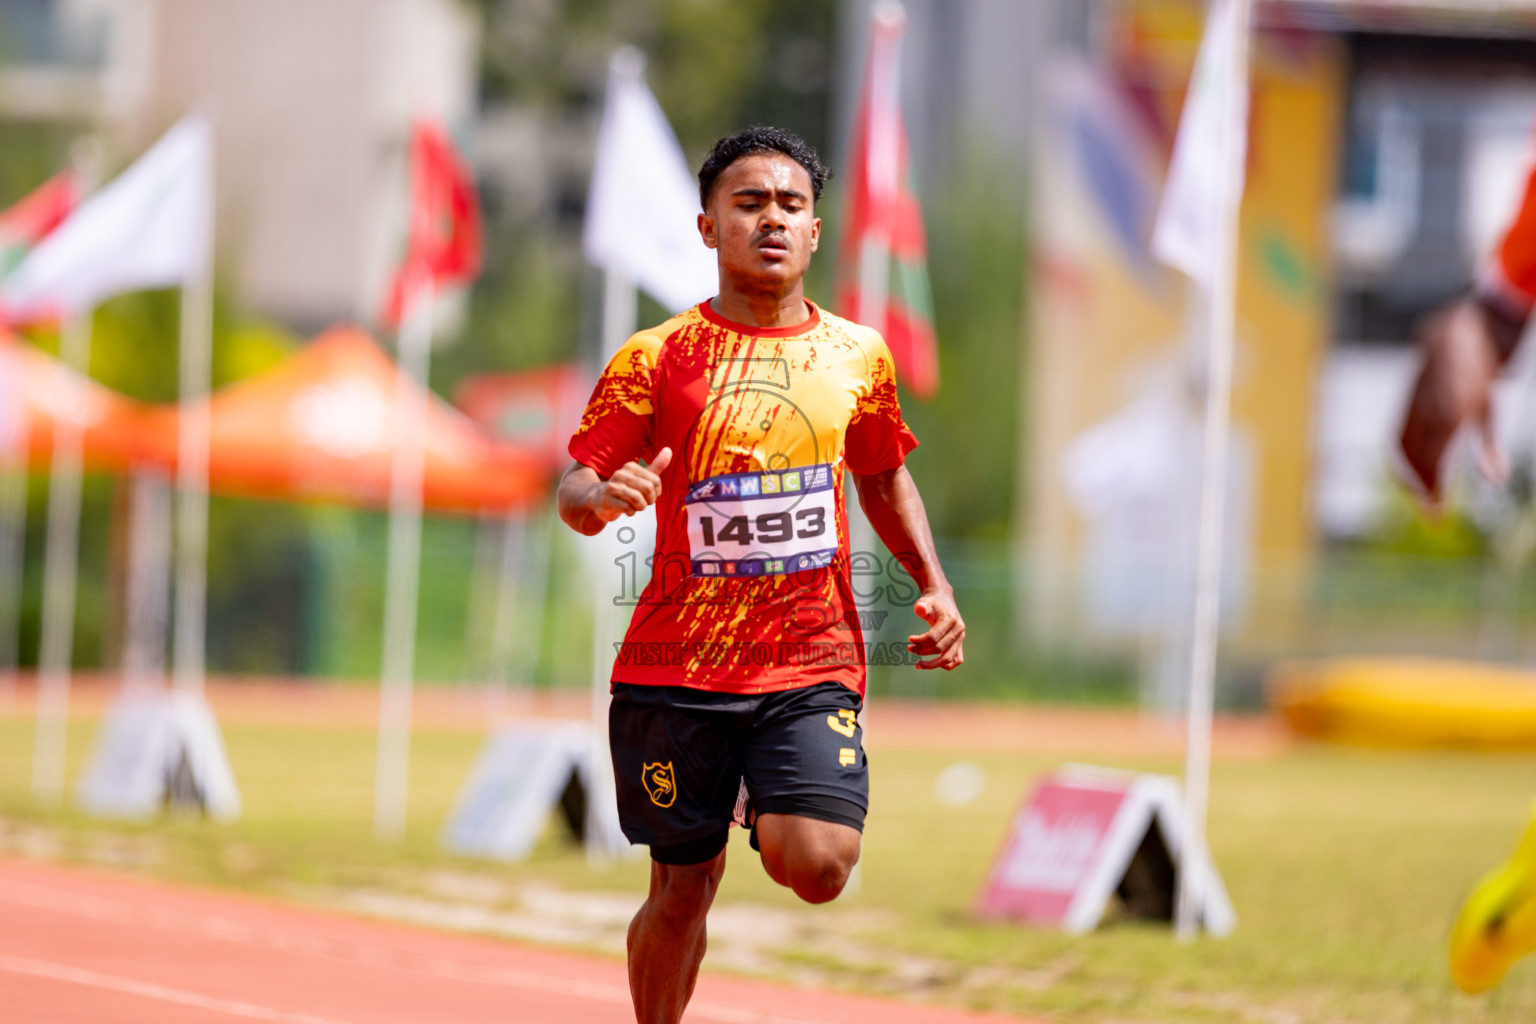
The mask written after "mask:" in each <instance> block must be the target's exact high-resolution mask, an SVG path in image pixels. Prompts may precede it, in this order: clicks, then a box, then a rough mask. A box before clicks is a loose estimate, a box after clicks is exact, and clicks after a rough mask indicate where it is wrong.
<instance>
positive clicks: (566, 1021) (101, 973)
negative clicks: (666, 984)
mask: <svg viewBox="0 0 1536 1024" xmlns="http://www.w3.org/2000/svg"><path fill="white" fill-rule="evenodd" d="M0 1020H3V1021H4V1022H5V1024H142V1022H153V1024H231V1022H235V1021H240V1020H247V1021H250V1020H255V1021H271V1022H278V1024H479V1022H482V1021H483V1022H491V1021H495V1022H497V1024H506V1022H516V1024H626V1022H631V1021H633V1020H634V1017H633V1016H632V1014H631V1011H630V1008H629V988H628V984H627V982H626V979H625V974H624V965H623V964H622V963H620V962H618V961H617V960H611V959H606V958H602V957H596V956H584V955H580V954H572V953H558V952H552V951H549V950H543V949H537V948H534V947H529V946H523V945H516V944H513V943H509V942H503V941H500V940H491V939H480V938H475V937H469V936H462V935H451V934H443V933H438V932H433V931H428V930H424V929H419V928H413V927H409V926H404V925H396V924H391V923H385V922H379V921H374V920H368V919H362V918H355V917H349V916H344V915H340V914H333V913H327V912H324V911H318V910H311V909H307V908H298V907H291V906H285V905H281V904H274V903H267V902H262V901H259V900H255V899H249V898H245V897H240V896H233V895H228V894H225V893H218V892H211V891H207V890H198V889H191V888H185V887H179V886H174V885H169V884H165V883H160V882H148V881H142V880H138V879H127V878H122V877H119V876H109V875H101V874H94V873H90V872H86V871H83V870H75V869H68V868H62V867H57V866H53V865H46V866H45V865H40V864H35V863H30V862H24V861H18V860H12V859H5V858H0ZM1003 1021H1004V1018H1001V1017H995V1016H987V1015H983V1014H975V1013H966V1012H963V1011H959V1010H949V1009H940V1008H935V1007H926V1006H913V1005H907V1004H903V1003H898V1002H893V1001H888V1000H883V999H874V998H863V997H858V996H850V995H842V994H833V993H822V992H810V991H805V990H801V989H795V988H789V987H785V986H779V985H771V984H766V983H762V982H753V981H744V980H739V979H734V978H725V977H718V976H712V975H709V974H705V975H704V976H702V977H701V978H700V979H699V986H698V991H697V992H696V993H695V994H694V999H693V1005H691V1006H690V1007H689V1009H688V1014H687V1015H686V1016H685V1017H684V1024H864V1022H876V1024H1002V1022H1003Z"/></svg>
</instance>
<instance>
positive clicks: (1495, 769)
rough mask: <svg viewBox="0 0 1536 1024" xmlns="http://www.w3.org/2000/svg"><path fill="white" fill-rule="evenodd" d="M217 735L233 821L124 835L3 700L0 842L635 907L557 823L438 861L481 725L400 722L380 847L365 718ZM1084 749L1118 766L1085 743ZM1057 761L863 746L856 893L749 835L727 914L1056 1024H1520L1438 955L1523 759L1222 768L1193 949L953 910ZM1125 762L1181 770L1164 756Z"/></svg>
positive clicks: (199, 874)
mask: <svg viewBox="0 0 1536 1024" xmlns="http://www.w3.org/2000/svg"><path fill="white" fill-rule="evenodd" d="M93 728H94V723H93V722H90V721H87V720H84V719H78V720H76V721H75V722H74V723H73V726H72V731H71V735H70V752H71V762H72V763H71V772H70V777H71V778H72V779H73V778H76V777H78V771H79V768H80V766H81V762H82V760H83V757H84V755H85V753H86V752H87V750H88V744H89V741H90V739H91V736H92V731H93ZM225 729H226V733H225V735H226V741H227V743H228V747H229V752H230V757H231V760H232V762H233V764H234V767H235V770H236V773H237V775H238V777H239V780H240V783H241V787H242V790H243V794H244V797H245V803H246V812H245V815H244V817H243V818H242V819H241V820H240V821H239V822H237V823H234V824H228V825H219V824H212V823H208V822H203V821H200V820H188V819H175V818H171V819H167V820H164V821H160V822H155V823H152V824H147V825H117V824H110V823H104V822H101V821H95V820H91V819H87V818H85V817H83V816H81V815H80V814H79V813H77V812H75V811H71V810H63V811H43V810H40V809H38V808H37V807H36V806H35V805H34V803H33V801H32V798H31V796H30V793H29V790H28V779H29V777H30V759H31V722H30V720H26V719H22V718H21V717H19V716H17V715H15V714H10V715H6V714H4V713H0V847H5V848H9V849H13V850H14V849H18V848H20V849H23V850H31V851H32V852H33V853H34V854H41V855H53V856H60V857H63V858H65V859H71V860H80V861H97V862H99V861H108V862H113V863H117V864H119V865H121V866H125V867H127V868H130V869H135V870H142V871H147V872H150V873H154V874H158V875H164V876H169V877H175V878H178V879H181V880H185V881H191V882H194V883H197V884H208V885H216V886H224V887H231V888H237V889H242V890H247V891H253V892H257V893H263V894H272V895H278V896H282V897H285V898H293V897H294V896H295V894H299V895H303V894H305V893H308V894H311V896H310V898H317V899H324V898H325V894H326V893H335V892H338V891H342V890H345V889H348V888H365V889H369V890H391V891H401V892H407V893H409V892H420V891H422V886H421V883H420V879H421V878H423V877H425V876H427V875H429V874H431V873H432V872H443V871H449V872H464V873H475V874H476V876H477V877H489V878H494V879H499V880H503V881H505V882H506V883H508V884H510V885H521V884H525V883H529V882H541V883H545V884H548V885H552V886H556V887H558V888H561V889H564V890H570V891H586V892H610V893H611V892H614V891H622V892H625V893H628V894H633V895H634V897H635V899H636V900H637V901H638V898H639V894H640V893H641V892H643V887H644V884H645V877H646V865H645V863H644V862H643V861H639V862H626V863H621V864H618V865H616V866H613V867H610V868H608V869H595V868H592V867H589V865H588V864H587V862H586V859H585V858H584V857H583V856H582V855H581V853H580V852H579V851H578V850H576V849H574V848H573V847H572V846H571V845H570V844H569V843H568V842H566V841H564V840H563V839H562V838H561V837H560V836H559V835H558V834H557V833H555V832H553V831H552V832H551V835H550V836H549V837H547V838H546V841H545V842H544V843H543V844H542V845H541V846H540V847H539V849H538V851H537V852H536V854H535V856H534V857H533V858H532V859H531V860H530V861H529V862H527V863H525V864H519V865H487V864H485V863H483V862H474V861H468V860H464V859H462V858H457V857H454V856H451V855H449V854H447V853H445V852H443V851H442V850H441V848H440V846H439V844H438V838H437V837H438V831H439V829H440V827H441V824H442V822H443V821H444V819H445V817H446V815H447V813H448V811H449V809H450V807H451V806H452V802H453V799H454V797H455V796H456V794H457V792H458V789H459V787H460V786H461V785H462V782H463V780H464V778H465V776H466V774H467V772H468V770H469V766H470V764H471V763H472V761H473V759H474V757H475V755H476V753H477V751H478V748H479V746H480V743H481V739H482V737H481V736H480V735H479V734H477V733H474V732H471V731H431V730H423V731H420V732H418V733H417V734H416V736H415V738H414V741H413V746H412V791H411V804H410V822H409V829H408V835H407V838H406V840H405V841H404V842H403V843H401V844H399V845H387V844H381V843H378V842H376V841H375V840H374V839H373V837H372V834H371V829H370V815H371V809H372V769H373V755H374V747H373V737H372V733H371V731H370V730H368V729H366V728H351V729H349V728H335V727H328V728H319V727H316V728H300V727H294V726H255V725H245V724H239V723H230V724H226V726H225ZM1081 758H1082V759H1084V760H1095V761H1098V762H1101V763H1104V762H1106V761H1108V762H1109V763H1114V760H1113V759H1112V758H1106V757H1105V756H1104V755H1103V754H1102V753H1101V752H1095V751H1094V750H1084V751H1083V752H1082V755H1081ZM961 759H965V760H973V761H976V762H977V763H979V764H980V765H981V766H982V767H983V768H984V769H985V771H986V773H987V777H988V783H987V788H986V791H985V793H984V794H983V797H982V798H981V799H980V800H978V801H976V802H975V803H973V804H970V805H967V806H964V807H950V806H946V805H944V804H942V803H941V802H940V801H939V800H938V799H937V797H936V796H935V794H934V778H935V776H936V775H937V774H938V772H939V771H940V770H942V769H943V768H944V767H945V766H946V765H948V764H951V763H953V762H954V761H956V760H961ZM1059 760H1060V759H1058V758H1054V757H1052V758H1045V757H1040V756H1035V755H1031V754H1030V753H1028V752H1027V751H1026V752H1019V753H1001V752H976V751H968V750H965V749H958V748H957V749H955V750H953V751H948V750H944V751H931V750H910V749H891V748H888V747H882V746H876V747H875V749H874V750H873V752H872V759H871V770H872V773H873V787H874V801H873V807H872V811H871V817H870V824H869V828H868V832H867V833H866V845H865V858H864V864H863V867H862V878H861V885H860V888H859V891H858V892H857V893H854V894H852V895H848V896H845V897H844V898H843V899H842V900H840V901H839V902H838V903H837V904H834V905H833V907H831V908H821V909H814V910H813V909H803V910H802V909H800V908H798V907H797V905H796V903H795V900H794V899H793V897H792V896H790V895H789V894H788V893H787V892H785V891H783V890H780V889H778V888H777V887H775V886H774V885H773V884H772V883H771V882H769V881H768V880H767V879H766V877H765V876H764V875H763V873H762V872H761V870H760V869H758V868H757V867H756V866H755V865H753V864H752V863H751V861H750V859H749V857H750V853H749V851H747V850H746V848H745V847H744V846H739V847H735V848H733V851H732V864H731V869H730V870H729V871H728V873H727V877H726V882H725V885H724V888H723V889H722V892H721V896H720V900H721V903H720V905H721V906H722V907H725V906H729V905H732V904H745V905H754V906H761V907H763V908H764V911H765V913H766V912H770V911H771V912H775V913H784V912H790V911H793V912H794V913H795V914H797V915H801V916H799V917H797V918H796V920H804V921H808V922H817V921H821V922H830V925H829V926H831V927H834V928H838V929H842V931H841V932H839V933H838V934H837V935H834V936H833V937H832V938H831V940H827V939H826V938H825V937H823V939H822V940H819V941H817V942H811V941H810V940H807V941H806V943H805V944H804V946H803V948H801V947H799V946H795V945H793V944H792V945H791V946H790V947H788V948H785V949H783V950H780V951H779V955H778V958H777V960H776V961H774V963H773V964H772V965H771V966H772V970H774V971H776V972H778V973H782V974H784V975H785V976H791V977H793V976H804V971H806V970H811V971H814V972H818V973H816V975H815V976H816V977H818V978H820V979H822V980H823V981H830V982H831V983H834V984H841V985H846V986H848V987H851V988H860V989H866V990H875V991H892V992H900V993H903V994H905V995H908V996H912V995H914V994H915V995H917V996H918V997H921V998H935V999H941V1000H945V1001H952V1002H962V1003H968V1004H972V1005H976V1006H984V1007H991V1008H996V1009H1004V1010H1011V1011H1015V1012H1020V1013H1027V1014H1031V1015H1033V1016H1035V1017H1036V1018H1044V1019H1049V1020H1059V1021H1082V1022H1088V1021H1092V1022H1097V1024H1109V1022H1116V1024H1125V1022H1132V1021H1135V1022H1169V1024H1172V1022H1179V1024H1185V1022H1202V1021H1212V1022H1215V1021H1256V1022H1285V1021H1358V1022H1371V1024H1391V1022H1401V1024H1421V1022H1422V1024H1431V1022H1433V1024H1445V1022H1483V1021H1488V1022H1492V1021H1511V1022H1513V1021H1529V1020H1532V1019H1536V962H1531V963H1525V964H1521V965H1519V966H1517V968H1516V969H1515V971H1514V972H1513V973H1512V974H1511V976H1510V978H1509V979H1508V981H1507V982H1506V983H1505V984H1504V986H1503V987H1501V988H1500V989H1499V990H1497V991H1496V992H1494V993H1493V994H1492V995H1491V996H1490V997H1486V998H1481V999H1473V998H1468V997H1464V996H1461V995H1458V994H1456V993H1455V991H1454V990H1453V989H1452V987H1451V985H1450V982H1449V980H1448V977H1447V974H1446V970H1445V966H1444V940H1445V935H1446V932H1447V929H1448V927H1449V923H1450V920H1451V916H1452V914H1453V913H1454V911H1455V909H1456V907H1457V905H1458V902H1459V900H1460V899H1461V897H1462V896H1463V895H1464V894H1465V892H1466V890H1467V889H1468V888H1469V887H1470V886H1471V884H1472V883H1473V882H1474V881H1475V880H1476V878H1477V877H1478V876H1479V875H1480V874H1481V873H1482V872H1483V871H1484V870H1486V869H1487V868H1488V867H1490V866H1491V865H1492V864H1493V863H1494V862H1496V861H1497V860H1499V859H1501V858H1502V857H1503V856H1504V855H1505V854H1506V852H1507V851H1508V849H1509V848H1510V847H1511V846H1512V844H1513V842H1514V839H1515V837H1516V834H1517V832H1518V830H1519V828H1520V827H1521V825H1522V824H1523V820H1524V816H1525V813H1526V811H1527V809H1528V807H1529V806H1530V804H1531V801H1532V799H1533V798H1536V757H1529V756H1515V755H1497V756H1493V755H1490V756H1476V755H1471V754H1461V753H1458V754H1399V753H1383V752H1368V751H1356V750H1340V749H1332V748H1324V747H1308V746H1304V747H1299V748H1296V749H1294V750H1291V751H1289V752H1286V753H1283V754H1280V755H1277V756H1275V757H1272V758H1268V759H1260V760H1240V761H1221V762H1218V763H1217V765H1216V768H1215V774H1214V777H1213V785H1212V794H1211V825H1210V840H1211V845H1212V848H1213V851H1214V853H1215V856H1216V859H1217V862H1218V864H1219V866H1220V868H1221V870H1222V872H1223V875H1224V877H1225V879H1226V882H1227V885H1228V888H1229V889H1230V891H1231V895H1232V899H1233V902H1234V904H1235V905H1236V908H1237V912H1238V915H1239V920H1240V923H1239V928H1238V931H1237V933H1236V934H1235V935H1234V936H1232V937H1231V938H1229V939H1226V940H1220V941H1215V940H1205V941H1200V942H1198V943H1196V944H1194V945H1188V946H1184V945H1179V944H1177V943H1176V942H1174V941H1173V939H1172V938H1171V937H1170V936H1169V934H1168V932H1167V930H1166V929H1165V928H1160V927H1153V926H1150V925H1145V924H1137V923H1127V922H1121V923H1113V924H1110V925H1108V926H1106V927H1104V928H1102V929H1101V930H1099V931H1098V932H1096V933H1094V934H1092V935H1088V936H1084V937H1077V938H1073V937H1068V936H1064V935H1060V934H1057V933H1054V932H1050V931H1043V930H1037V929H1031V928H1024V927H1017V926H1013V925H1002V924H981V923H977V922H975V921H973V920H972V919H971V918H970V917H969V915H968V912H967V908H968V907H969V905H970V903H971V901H972V899H973V897H974V895H975V893H976V891H977V888H978V886H979V885H980V883H981V881H982V878H983V876H984V874H985V873H986V871H987V868H988V866H989V864H990V862H991V859H992V857H993V856H994V854H995V853H996V851H997V849H998V847H999V845H1000V843H1001V840H1002V838H1003V834H1004V831H1005V829H1006V826H1007V822H1008V819H1009V816H1010V815H1011V813H1012V811H1013V809H1014V807H1015V806H1016V804H1017V802H1018V800H1019V799H1020V797H1021V796H1022V794H1023V793H1024V792H1025V791H1026V790H1027V788H1028V787H1029V785H1030V784H1031V782H1032V781H1033V780H1034V779H1035V778H1036V777H1037V776H1038V775H1039V774H1040V773H1041V772H1043V771H1045V770H1048V769H1049V768H1051V767H1054V766H1055V765H1056V764H1057V763H1059ZM1119 763H1121V764H1122V765H1123V766H1126V767H1134V768H1144V769H1148V770H1155V771H1164V772H1174V771H1176V770H1177V765H1175V764H1172V763H1164V762H1151V763H1137V764H1129V763H1126V762H1124V761H1121V762H1119ZM738 838H739V837H738ZM914 964H915V965H918V967H917V968H914V967H913V965H914ZM914 971H916V973H914Z"/></svg>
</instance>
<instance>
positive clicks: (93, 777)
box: [79, 690, 240, 821]
mask: <svg viewBox="0 0 1536 1024" xmlns="http://www.w3.org/2000/svg"><path fill="white" fill-rule="evenodd" d="M79 797H80V803H81V805H82V806H84V807H85V809H86V810H87V811H89V812H90V813H92V814H98V815H102V816H103V817H115V818H148V817H151V816H153V815H154V814H155V813H156V812H158V811H159V810H161V809H162V808H164V807H166V806H168V805H171V806H190V807H195V808H197V809H199V810H201V811H203V812H204V813H206V814H208V815H209V816H210V817H214V818H219V819H222V820H226V821H228V820H233V819H235V818H238V817H239V816H240V790H239V788H238V787H237V786H236V785H235V776H234V773H233V772H231V771H230V768H229V759H228V757H226V755H225V753H224V738H223V736H222V735H220V733H219V726H218V723H217V722H216V721H214V717H213V711H212V710H211V709H210V708H209V707H208V703H207V701H205V700H204V699H203V696H202V695H201V694H197V693H187V692H184V691H180V690H175V691H172V690H144V691H137V692H128V693H125V694H123V695H122V696H121V697H119V698H118V699H117V700H116V701H114V702H113V704H112V707H111V708H110V709H109V710H108V712H107V720H106V724H105V725H104V726H103V727H102V734H101V738H100V739H99V740H98V742H97V744H96V751H95V753H94V754H93V755H92V757H91V762H90V764H89V766H87V768H86V772H85V777H84V778H83V779H82V780H81V783H80V790H79Z"/></svg>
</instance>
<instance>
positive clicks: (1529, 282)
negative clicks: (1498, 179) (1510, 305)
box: [1497, 171, 1536, 308]
mask: <svg viewBox="0 0 1536 1024" xmlns="http://www.w3.org/2000/svg"><path fill="white" fill-rule="evenodd" d="M1497 262H1498V270H1499V271H1500V272H1501V275H1500V276H1502V277H1503V279H1504V283H1507V284H1508V285H1510V286H1513V288H1514V289H1515V291H1517V292H1518V293H1519V294H1518V296H1511V298H1518V299H1519V300H1520V301H1521V302H1522V303H1523V305H1525V306H1526V307H1527V308H1528V307H1529V306H1530V305H1531V303H1532V302H1533V301H1536V171H1533V172H1532V174H1531V177H1530V180H1529V181H1528V182H1527V183H1526V186H1525V192H1524V194H1523V195H1522V197H1521V202H1520V209H1519V212H1518V213H1516V214H1515V219H1514V221H1513V222H1511V224H1510V225H1509V230H1508V232H1506V233H1505V235H1504V241H1503V243H1502V244H1501V245H1500V246H1499V250H1498V254H1497Z"/></svg>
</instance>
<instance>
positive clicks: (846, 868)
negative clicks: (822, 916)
mask: <svg viewBox="0 0 1536 1024" xmlns="http://www.w3.org/2000/svg"><path fill="white" fill-rule="evenodd" d="M857 861H858V856H857V855H854V856H852V857H848V856H839V855H836V854H833V855H830V856H811V857H807V858H804V859H800V860H797V861H796V862H794V863H792V864H790V865H788V872H787V876H788V879H789V882H788V884H789V887H790V888H791V889H793V890H794V891H795V895H796V896H799V897H800V898H801V899H802V900H805V902H807V903H830V902H831V901H832V900H835V899H837V897H838V894H839V893H841V892H842V891H843V886H845V885H847V884H848V875H849V874H850V873H851V872H852V871H853V865H854V864H855V863H857Z"/></svg>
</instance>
